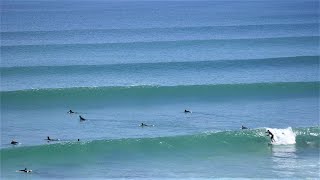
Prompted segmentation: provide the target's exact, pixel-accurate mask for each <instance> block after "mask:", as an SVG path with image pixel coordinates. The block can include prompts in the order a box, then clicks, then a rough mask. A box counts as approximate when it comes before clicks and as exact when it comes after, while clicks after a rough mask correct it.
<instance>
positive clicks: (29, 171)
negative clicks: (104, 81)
mask: <svg viewBox="0 0 320 180" xmlns="http://www.w3.org/2000/svg"><path fill="white" fill-rule="evenodd" d="M16 172H21V173H31V172H32V170H27V172H25V171H20V170H16Z"/></svg>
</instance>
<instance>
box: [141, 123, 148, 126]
mask: <svg viewBox="0 0 320 180" xmlns="http://www.w3.org/2000/svg"><path fill="white" fill-rule="evenodd" d="M140 126H141V127H144V126H148V125H146V124H144V123H141V125H140Z"/></svg>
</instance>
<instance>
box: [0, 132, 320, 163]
mask: <svg viewBox="0 0 320 180" xmlns="http://www.w3.org/2000/svg"><path fill="white" fill-rule="evenodd" d="M267 129H269V130H270V131H271V132H273V133H274V134H275V137H276V138H275V139H276V141H279V144H281V145H292V144H295V145H294V146H296V147H300V148H306V147H317V148H319V147H320V129H319V127H310V128H298V129H294V130H292V129H291V128H287V129H272V128H267ZM265 131H266V129H264V128H263V129H254V130H243V131H222V132H214V133H204V134H197V135H185V136H174V137H157V138H140V139H115V140H95V141H88V142H62V143H57V144H51V145H40V146H31V147H20V148H14V149H12V148H8V149H2V150H1V155H2V161H1V162H2V163H4V164H6V163H13V162H14V161H20V160H21V159H25V160H37V161H39V162H48V161H64V162H69V161H73V160H75V161H85V160H87V159H92V158H93V159H96V158H99V157H101V156H103V157H108V158H111V159H114V158H115V159H121V156H125V157H126V158H129V157H131V156H137V155H141V154H144V155H145V156H160V157H158V158H171V157H172V156H175V155H177V153H182V154H184V153H187V154H189V153H190V154H197V155H196V156H199V155H200V154H201V153H204V154H208V153H210V154H215V155H217V156H218V155H223V154H224V155H226V154H230V153H231V154H232V153H248V152H256V153H262V154H264V153H267V152H268V148H267V147H268V142H269V137H267V136H266V133H265ZM292 140H294V141H295V142H294V143H293V142H292ZM274 146H277V145H274ZM48 152H50V156H48ZM111 155H116V156H111Z"/></svg>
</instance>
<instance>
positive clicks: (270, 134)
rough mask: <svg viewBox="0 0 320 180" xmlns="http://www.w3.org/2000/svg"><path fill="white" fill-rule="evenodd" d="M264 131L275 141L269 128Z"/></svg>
mask: <svg viewBox="0 0 320 180" xmlns="http://www.w3.org/2000/svg"><path fill="white" fill-rule="evenodd" d="M266 133H268V134H267V136H270V140H271V142H275V140H274V138H273V134H272V133H271V132H270V130H267V132H266Z"/></svg>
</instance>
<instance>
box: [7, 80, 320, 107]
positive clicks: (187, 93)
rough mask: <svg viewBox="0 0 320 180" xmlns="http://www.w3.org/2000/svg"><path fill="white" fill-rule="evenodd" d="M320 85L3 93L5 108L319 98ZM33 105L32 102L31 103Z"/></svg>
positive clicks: (293, 84) (45, 90) (294, 83)
mask: <svg viewBox="0 0 320 180" xmlns="http://www.w3.org/2000/svg"><path fill="white" fill-rule="evenodd" d="M319 88H320V83H319V82H279V83H253V84H216V85H191V86H129V87H78V88H61V89H33V90H18V91H3V92H1V97H2V101H1V104H2V107H11V106H13V107H16V106H21V105H22V106H27V107H29V106H30V107H32V106H39V108H40V107H44V106H56V107H59V106H61V105H62V106H65V105H66V104H68V105H70V106H79V105H80V106H81V104H83V105H86V104H90V103H92V104H95V105H99V104H104V105H105V104H109V103H110V104H113V105H116V104H118V103H120V104H121V103H142V102H145V103H148V102H149V103H159V102H166V103H169V102H171V101H174V102H179V101H219V100H222V101H223V100H235V99H240V100H241V99H245V100H250V99H255V98H267V99H270V98H290V97H294V98H297V97H316V96H319V94H318V92H319ZM30 102H32V103H30Z"/></svg>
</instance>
